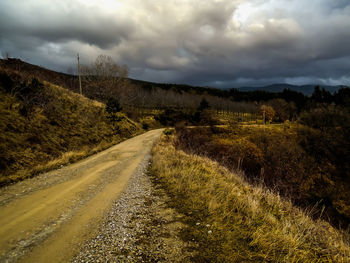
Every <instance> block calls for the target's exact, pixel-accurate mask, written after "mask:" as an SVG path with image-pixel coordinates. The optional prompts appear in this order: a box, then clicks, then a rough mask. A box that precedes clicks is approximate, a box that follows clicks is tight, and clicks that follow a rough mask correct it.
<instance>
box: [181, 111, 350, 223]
mask: <svg viewBox="0 0 350 263" xmlns="http://www.w3.org/2000/svg"><path fill="white" fill-rule="evenodd" d="M304 118H306V115H305V117H304ZM312 118H313V120H314V122H315V121H317V118H316V117H312ZM308 122H309V123H311V120H309V121H308ZM344 123H346V122H344ZM328 129H330V128H328ZM328 129H327V130H324V131H321V130H320V129H317V128H315V127H314V128H313V127H309V126H306V125H302V124H295V123H294V124H291V123H289V122H287V123H285V124H274V125H259V124H258V125H256V124H255V125H238V124H236V125H231V126H229V127H226V126H224V127H223V126H221V127H196V128H182V129H178V131H177V133H176V138H175V146H176V148H177V149H179V150H183V151H185V152H187V153H189V154H198V155H201V156H206V157H209V158H211V159H212V160H215V161H218V162H219V163H220V164H221V165H223V166H225V167H227V168H228V169H230V170H231V171H237V170H238V171H244V173H245V176H246V179H247V180H248V181H249V182H251V183H263V184H264V185H266V186H267V187H269V188H270V189H272V190H274V191H278V192H279V194H281V195H283V196H285V197H287V198H290V199H291V200H292V201H293V202H294V203H295V204H297V205H300V206H302V207H309V206H317V207H318V208H317V210H318V211H319V213H318V214H317V216H319V215H320V213H322V216H323V218H324V219H327V220H330V221H331V222H332V223H333V224H334V225H335V226H337V227H342V228H347V227H348V226H349V223H350V203H349V198H348V193H349V192H350V183H349V178H350V175H349V155H350V154H349V152H348V151H349V149H350V148H349V147H350V145H349V139H348V138H349V137H346V136H347V135H346V134H347V132H348V129H345V128H344V129H342V128H341V126H340V125H337V126H336V128H333V129H331V130H328Z"/></svg>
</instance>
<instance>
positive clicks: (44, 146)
mask: <svg viewBox="0 0 350 263" xmlns="http://www.w3.org/2000/svg"><path fill="white" fill-rule="evenodd" d="M110 117H111V116H108V115H107V113H106V112H105V105H104V104H102V103H100V102H97V101H94V100H90V99H87V98H85V97H83V96H80V95H78V94H75V93H73V92H71V91H69V90H66V89H64V88H61V87H59V86H56V85H53V84H51V83H48V82H44V83H42V82H40V81H38V80H37V79H36V78H32V77H30V76H28V75H27V76H25V75H23V74H20V73H19V72H17V71H13V70H12V71H9V70H7V71H5V70H1V69H0V130H1V133H0V173H1V175H0V185H4V184H8V183H11V182H15V181H18V180H21V179H24V178H26V177H30V176H33V175H35V174H37V173H38V172H43V171H46V170H49V169H53V168H56V167H58V166H60V165H62V164H66V163H69V162H73V161H76V160H78V159H81V158H83V157H85V156H87V155H90V154H92V153H95V152H97V151H100V150H102V149H105V148H107V147H109V146H111V145H113V144H115V143H117V142H120V141H121V140H123V138H128V137H131V136H133V135H136V134H138V133H140V132H141V131H142V129H141V128H140V126H139V125H138V124H136V123H135V122H133V121H131V120H130V119H128V118H127V117H126V116H125V115H123V114H121V113H118V114H116V115H115V116H113V118H110Z"/></svg>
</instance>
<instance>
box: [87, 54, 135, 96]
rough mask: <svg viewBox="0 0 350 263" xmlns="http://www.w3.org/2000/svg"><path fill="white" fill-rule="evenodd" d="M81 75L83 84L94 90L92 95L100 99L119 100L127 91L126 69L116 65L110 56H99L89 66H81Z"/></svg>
mask: <svg viewBox="0 0 350 263" xmlns="http://www.w3.org/2000/svg"><path fill="white" fill-rule="evenodd" d="M81 74H82V77H83V79H84V82H85V83H86V84H87V85H88V86H89V87H90V88H91V87H92V88H93V89H94V92H93V93H94V95H97V96H98V97H99V98H101V99H107V98H108V97H117V98H118V99H120V98H121V97H123V96H124V95H123V93H125V92H127V90H128V89H129V86H128V84H129V81H128V79H127V77H128V75H129V69H128V67H127V66H126V65H122V66H120V65H118V64H117V63H115V62H114V61H113V59H112V58H111V57H110V56H106V55H99V56H98V57H97V58H96V60H95V62H94V63H92V64H91V65H89V66H86V65H82V66H81ZM124 97H125V96H124Z"/></svg>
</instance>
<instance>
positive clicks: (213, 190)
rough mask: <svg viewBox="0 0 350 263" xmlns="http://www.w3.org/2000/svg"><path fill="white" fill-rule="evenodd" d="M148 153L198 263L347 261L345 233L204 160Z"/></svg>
mask: <svg viewBox="0 0 350 263" xmlns="http://www.w3.org/2000/svg"><path fill="white" fill-rule="evenodd" d="M170 133H171V132H169V131H167V134H168V135H164V136H163V138H162V140H161V141H160V142H159V143H158V145H156V146H155V147H154V149H153V163H152V169H151V172H152V174H153V175H154V176H156V177H157V178H158V179H159V181H160V182H161V185H162V187H164V188H165V189H166V190H167V192H168V194H169V195H170V196H171V197H172V200H173V201H172V203H171V205H173V206H174V207H176V208H177V209H178V210H179V211H180V212H182V213H184V214H185V215H187V217H186V218H187V223H188V227H187V228H186V229H184V231H183V238H185V239H190V240H191V239H194V240H195V241H197V242H198V243H199V247H198V248H197V249H198V253H199V256H198V257H197V258H195V259H194V260H195V261H197V262H350V246H349V235H348V234H346V233H342V232H340V231H339V230H336V229H334V228H333V227H332V226H331V225H329V224H328V223H326V222H324V221H322V220H316V221H315V220H313V219H311V217H310V216H309V215H308V214H307V213H306V212H305V211H303V210H301V209H299V208H296V207H294V206H293V205H292V203H291V202H289V201H287V200H283V199H282V198H280V196H279V195H277V194H275V193H273V192H271V191H269V190H266V189H264V188H262V187H258V186H251V185H249V184H248V183H247V182H245V181H244V180H243V179H242V178H243V177H242V176H241V175H239V174H237V173H232V172H229V171H228V170H227V169H225V168H224V167H222V166H219V165H218V164H217V163H215V162H213V161H211V160H210V159H208V158H204V157H199V156H196V155H190V154H186V153H184V152H182V151H178V150H176V149H175V147H174V146H173V145H172V140H173V137H172V135H170Z"/></svg>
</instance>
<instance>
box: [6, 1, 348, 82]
mask: <svg viewBox="0 0 350 263" xmlns="http://www.w3.org/2000/svg"><path fill="white" fill-rule="evenodd" d="M77 53H79V54H80V57H81V62H82V63H83V64H90V63H92V62H93V61H94V60H95V58H96V57H97V56H98V55H100V54H104V55H108V56H111V57H112V58H113V59H114V61H115V62H116V63H118V64H126V65H128V67H129V69H130V77H132V78H135V79H141V80H147V81H154V82H165V83H184V84H191V85H198V86H210V87H218V88H233V87H241V86H259V85H268V84H273V83H289V84H296V85H302V84H323V85H350V0H307V1H305V0H25V1H24V0H1V1H0V56H2V57H4V56H6V54H8V55H9V56H10V57H17V58H20V59H22V60H25V61H27V62H30V63H33V64H37V65H41V66H44V67H47V68H50V69H53V70H58V71H61V72H71V71H72V70H73V72H74V71H75V69H76V63H77V62H76V55H77Z"/></svg>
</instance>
